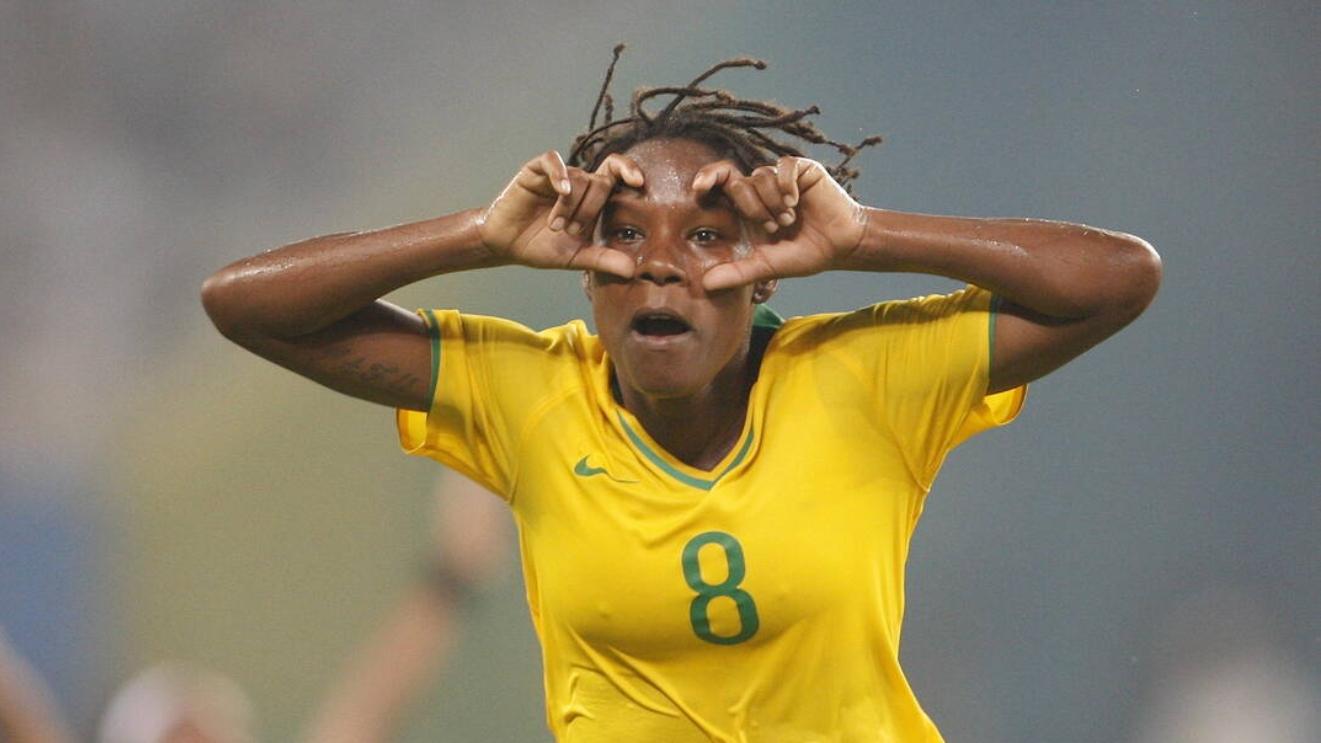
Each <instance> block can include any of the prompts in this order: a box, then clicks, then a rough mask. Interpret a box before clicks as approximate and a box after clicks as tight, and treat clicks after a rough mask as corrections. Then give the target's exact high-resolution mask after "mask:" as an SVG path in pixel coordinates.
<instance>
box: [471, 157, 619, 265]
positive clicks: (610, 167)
mask: <svg viewBox="0 0 1321 743" xmlns="http://www.w3.org/2000/svg"><path fill="white" fill-rule="evenodd" d="M621 182H622V183H623V184H624V185H626V186H631V187H633V188H641V187H642V184H643V177H642V171H641V170H640V169H639V168H638V166H637V165H636V164H635V163H634V162H633V161H632V160H630V159H629V158H627V157H625V156H623V155H617V154H616V155H610V156H608V157H606V159H605V160H604V161H603V162H602V163H601V166H600V167H599V168H597V169H596V171H595V172H593V173H588V172H587V171H585V170H582V169H581V168H570V167H568V166H566V165H565V164H564V160H563V159H561V158H560V154H559V153H558V152H556V151H554V150H551V151H549V152H546V153H545V154H543V155H541V156H539V157H536V158H533V159H532V160H529V161H528V162H527V163H525V164H524V165H523V167H522V168H520V169H519V171H518V175H515V176H514V179H513V180H511V181H510V182H509V185H507V186H505V188H504V190H503V191H501V192H500V195H499V196H497V197H496V198H495V201H492V202H491V205H490V206H488V207H487V208H486V210H485V211H483V212H482V215H481V217H480V218H479V219H478V227H477V229H478V232H479V234H480V235H481V239H482V244H483V245H485V246H486V248H487V249H488V250H490V251H491V253H492V254H493V255H494V256H495V257H496V258H497V259H499V260H500V261H502V262H505V261H507V262H510V263H519V264H522V265H525V266H532V267H534V268H569V269H578V270H585V271H604V272H606V273H610V274H614V275H616V276H620V277H623V278H629V277H631V276H632V275H633V269H634V261H633V259H632V258H631V257H629V256H627V255H625V254H624V253H621V252H620V251H618V250H613V249H611V248H608V247H605V246H604V245H593V244H592V233H593V232H594V231H595V227H596V220H597V218H598V217H599V216H600V214H601V209H602V208H603V207H604V206H605V203H606V200H607V199H609V198H610V194H611V193H612V192H613V191H614V188H615V186H616V184H618V183H621Z"/></svg>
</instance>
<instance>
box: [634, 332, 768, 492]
mask: <svg viewBox="0 0 1321 743" xmlns="http://www.w3.org/2000/svg"><path fill="white" fill-rule="evenodd" d="M741 356H742V359H741V360H740V362H739V363H736V364H730V366H729V367H726V368H725V369H724V370H722V371H721V372H720V374H718V375H717V376H716V378H715V379H713V380H712V381H711V383H710V384H708V385H707V386H706V387H704V388H703V389H701V390H700V391H698V392H697V393H695V394H693V395H688V396H685V397H666V398H657V397H651V396H648V395H647V394H646V393H643V392H641V391H639V390H636V389H632V388H631V387H628V386H627V385H624V384H621V385H620V390H619V392H620V397H621V398H622V400H621V402H622V403H623V405H624V407H625V408H627V409H628V411H629V412H631V413H632V414H633V415H634V416H635V417H636V418H637V419H638V422H640V423H641V424H642V427H643V428H645V429H646V430H647V433H648V434H650V435H651V437H652V438H653V439H655V440H656V443H658V444H660V445H661V446H663V447H664V448H665V450H666V451H667V452H669V453H670V454H673V455H674V456H675V457H676V458H678V459H679V461H681V462H683V463H684V464H688V465H691V466H693V467H696V468H698V469H702V470H709V469H711V468H713V467H715V466H716V465H717V464H719V463H720V460H722V459H724V458H725V455H726V454H728V453H729V452H730V450H731V449H733V448H734V446H735V445H736V444H737V443H738V438H739V434H740V433H741V432H742V430H743V421H744V419H745V418H746V417H747V410H748V394H749V391H750V390H751V388H752V380H753V376H754V375H753V374H752V373H750V371H749V367H750V364H749V356H748V355H747V354H741Z"/></svg>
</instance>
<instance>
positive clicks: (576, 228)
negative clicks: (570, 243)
mask: <svg viewBox="0 0 1321 743" xmlns="http://www.w3.org/2000/svg"><path fill="white" fill-rule="evenodd" d="M582 229H583V226H582V225H580V224H578V223H577V222H574V223H573V224H571V225H569V234H570V235H576V234H578V233H579V232H581V231H582Z"/></svg>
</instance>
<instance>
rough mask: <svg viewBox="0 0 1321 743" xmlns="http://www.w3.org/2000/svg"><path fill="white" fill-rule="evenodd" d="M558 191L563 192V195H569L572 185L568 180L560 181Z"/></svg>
mask: <svg viewBox="0 0 1321 743" xmlns="http://www.w3.org/2000/svg"><path fill="white" fill-rule="evenodd" d="M560 190H561V191H563V192H564V193H569V192H570V191H572V190H573V184H572V183H569V181H568V179H567V178H566V179H565V180H562V181H560Z"/></svg>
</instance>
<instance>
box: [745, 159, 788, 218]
mask: <svg viewBox="0 0 1321 743" xmlns="http://www.w3.org/2000/svg"><path fill="white" fill-rule="evenodd" d="M775 170H776V169H775V168H773V167H767V166H762V167H760V168H757V169H756V170H754V171H752V175H751V176H750V177H749V179H750V180H751V181H752V187H753V188H755V189H756V190H757V197H758V198H760V199H761V203H763V204H765V205H766V209H767V211H769V212H770V213H771V216H772V218H774V219H775V221H776V222H778V223H779V224H780V225H782V226H785V227H788V226H789V225H791V224H793V221H794V220H793V212H792V210H790V209H789V206H788V205H787V204H786V203H785V200H784V194H783V193H781V191H780V181H779V177H778V176H777V175H776V172H775Z"/></svg>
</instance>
